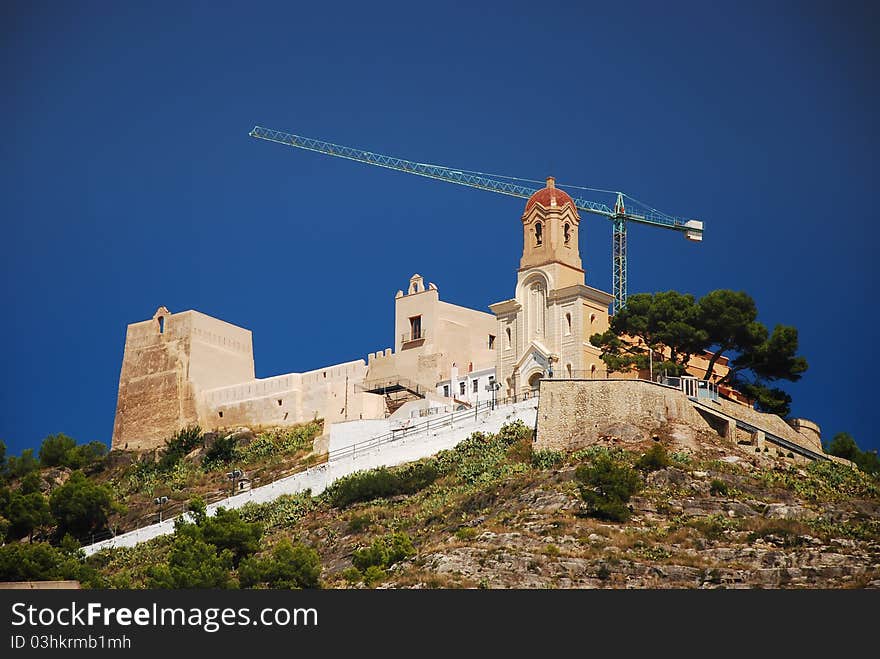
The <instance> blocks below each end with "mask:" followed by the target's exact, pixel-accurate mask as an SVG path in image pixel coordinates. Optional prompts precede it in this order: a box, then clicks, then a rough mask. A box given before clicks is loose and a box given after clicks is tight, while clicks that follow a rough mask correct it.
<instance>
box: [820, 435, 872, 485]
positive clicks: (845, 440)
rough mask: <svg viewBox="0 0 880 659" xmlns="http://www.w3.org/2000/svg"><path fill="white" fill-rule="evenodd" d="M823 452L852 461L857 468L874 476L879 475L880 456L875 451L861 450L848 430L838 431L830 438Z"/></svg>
mask: <svg viewBox="0 0 880 659" xmlns="http://www.w3.org/2000/svg"><path fill="white" fill-rule="evenodd" d="M825 452H826V453H828V454H829V455H836V456H837V457H839V458H846V459H847V460H851V461H852V462H854V463H855V464H856V465H857V466H858V467H859V469H861V470H862V471H864V472H866V473H868V474H874V475H875V476H878V475H880V457H878V456H877V452H876V451H862V450H861V449H860V448H859V445H858V444H856V440H855V439H854V438H853V436H852V435H850V434H849V433H848V432H839V433H837V434H836V435H834V437H833V438H832V439H831V441H830V442H829V443H828V445H827V446H825Z"/></svg>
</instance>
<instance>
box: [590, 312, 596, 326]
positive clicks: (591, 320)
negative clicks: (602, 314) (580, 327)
mask: <svg viewBox="0 0 880 659" xmlns="http://www.w3.org/2000/svg"><path fill="white" fill-rule="evenodd" d="M595 321H596V314H594V313H591V314H590V325H592V324H593V323H594V322H595Z"/></svg>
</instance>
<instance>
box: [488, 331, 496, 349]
mask: <svg viewBox="0 0 880 659" xmlns="http://www.w3.org/2000/svg"><path fill="white" fill-rule="evenodd" d="M489 350H495V335H494V334H490V335H489Z"/></svg>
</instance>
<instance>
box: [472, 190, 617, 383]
mask: <svg viewBox="0 0 880 659" xmlns="http://www.w3.org/2000/svg"><path fill="white" fill-rule="evenodd" d="M521 222H522V231H523V251H522V257H521V258H520V267H519V270H518V272H517V283H516V296H515V297H514V298H513V299H510V300H505V301H504V302H498V303H496V304H493V305H490V307H489V308H490V309H491V310H492V312H493V313H494V314H495V317H496V318H497V320H498V335H499V336H500V337H501V349H500V351H499V352H498V358H497V362H496V371H497V381H498V382H500V383H501V385H502V392H503V395H505V396H511V395H519V394H522V393H523V392H525V391H528V390H531V389H536V388H537V387H538V382H539V380H540V379H541V378H544V377H588V378H589V377H605V368H604V364H603V363H602V361H601V360H600V359H599V351H598V350H597V349H596V348H594V347H593V346H592V345H590V343H589V337H590V335H592V334H594V333H596V332H604V331H605V330H606V329H607V328H608V305H609V304H610V302H611V300H612V296H611V295H609V294H608V293H605V292H604V291H600V290H597V289H595V288H591V287H589V286H586V285H585V283H584V281H585V279H584V270H583V267H582V265H581V257H580V249H579V228H580V216H579V215H578V212H577V208H576V207H575V204H574V200H573V199H572V198H571V197H570V196H569V195H568V194H567V193H566V192H565V191H563V190H560V189H559V188H557V187H556V182H555V180H554V179H553V177H549V178H548V179H547V187H545V188H544V189H542V190H538V191H537V192H535V193H534V194H533V195H532V196H531V197H530V198H529V200H528V201H527V202H526V206H525V210H524V212H523V214H522V217H521Z"/></svg>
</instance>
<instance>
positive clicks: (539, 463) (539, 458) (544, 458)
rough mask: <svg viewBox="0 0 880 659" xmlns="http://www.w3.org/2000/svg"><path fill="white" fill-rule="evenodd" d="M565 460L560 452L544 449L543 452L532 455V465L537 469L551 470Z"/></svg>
mask: <svg viewBox="0 0 880 659" xmlns="http://www.w3.org/2000/svg"><path fill="white" fill-rule="evenodd" d="M563 460H565V455H564V454H563V453H562V452H561V451H554V450H552V449H545V450H543V451H535V452H534V453H533V454H532V465H533V466H535V467H536V468H538V469H552V468H553V467H555V466H556V465H558V464H561V463H562V461H563Z"/></svg>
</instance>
